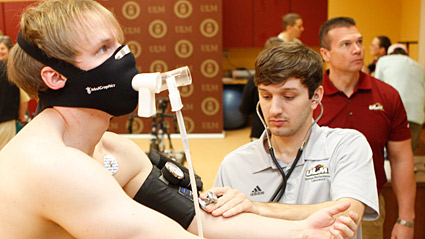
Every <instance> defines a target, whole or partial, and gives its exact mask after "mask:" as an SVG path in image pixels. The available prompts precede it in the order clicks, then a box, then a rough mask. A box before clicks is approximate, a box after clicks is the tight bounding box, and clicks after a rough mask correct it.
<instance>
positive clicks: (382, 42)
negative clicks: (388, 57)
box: [376, 36, 391, 54]
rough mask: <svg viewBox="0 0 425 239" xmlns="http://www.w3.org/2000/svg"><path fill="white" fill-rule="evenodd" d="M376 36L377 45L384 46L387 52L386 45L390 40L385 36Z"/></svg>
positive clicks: (388, 44) (389, 43)
mask: <svg viewBox="0 0 425 239" xmlns="http://www.w3.org/2000/svg"><path fill="white" fill-rule="evenodd" d="M376 38H378V40H379V47H380V48H382V47H383V48H385V54H387V52H388V47H390V46H391V40H390V39H389V38H388V37H387V36H377V37H376Z"/></svg>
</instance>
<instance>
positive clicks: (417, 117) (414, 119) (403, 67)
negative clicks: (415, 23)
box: [375, 43, 425, 152]
mask: <svg viewBox="0 0 425 239" xmlns="http://www.w3.org/2000/svg"><path fill="white" fill-rule="evenodd" d="M375 77H376V78H378V79H380V80H382V81H384V82H385V83H387V84H389V85H391V86H392V87H394V88H395V89H396V90H397V91H398V93H399V94H400V97H401V100H402V101H403V105H404V108H405V109H406V112H407V120H408V121H409V128H410V133H411V134H412V150H413V152H415V150H416V147H417V146H418V143H419V140H420V136H421V131H422V124H423V123H424V118H425V72H424V68H423V67H422V66H421V65H420V64H419V63H417V62H416V61H415V60H413V59H412V58H410V57H409V56H408V55H407V49H406V46H405V45H403V44H398V43H397V44H393V45H391V46H390V47H389V49H388V55H387V56H383V57H381V58H379V61H378V63H377V64H376V71H375Z"/></svg>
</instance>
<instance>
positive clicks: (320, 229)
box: [303, 202, 359, 239]
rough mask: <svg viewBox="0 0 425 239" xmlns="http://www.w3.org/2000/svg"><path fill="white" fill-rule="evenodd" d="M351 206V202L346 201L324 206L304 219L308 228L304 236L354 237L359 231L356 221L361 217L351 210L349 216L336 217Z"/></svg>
mask: <svg viewBox="0 0 425 239" xmlns="http://www.w3.org/2000/svg"><path fill="white" fill-rule="evenodd" d="M349 207H350V203H349V202H345V203H341V204H337V205H335V206H332V207H328V208H324V209H322V210H320V211H318V212H316V213H314V214H312V215H311V216H309V217H308V218H307V219H305V220H304V221H305V222H306V229H305V235H304V236H303V238H335V239H343V238H344V239H345V238H352V237H353V236H354V235H355V234H356V232H357V225H356V222H357V221H358V219H359V217H358V215H357V213H355V212H353V211H350V213H349V215H350V216H349V217H347V216H340V217H338V218H334V216H335V215H336V214H338V213H341V212H344V211H345V210H347V209H348V208H349Z"/></svg>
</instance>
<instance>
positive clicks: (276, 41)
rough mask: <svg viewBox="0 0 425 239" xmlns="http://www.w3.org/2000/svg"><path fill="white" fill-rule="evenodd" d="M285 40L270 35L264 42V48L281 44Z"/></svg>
mask: <svg viewBox="0 0 425 239" xmlns="http://www.w3.org/2000/svg"><path fill="white" fill-rule="evenodd" d="M283 42H285V41H283V40H282V39H280V38H279V37H270V38H269V39H267V41H266V44H264V47H265V48H268V47H271V46H274V45H278V44H281V43H283Z"/></svg>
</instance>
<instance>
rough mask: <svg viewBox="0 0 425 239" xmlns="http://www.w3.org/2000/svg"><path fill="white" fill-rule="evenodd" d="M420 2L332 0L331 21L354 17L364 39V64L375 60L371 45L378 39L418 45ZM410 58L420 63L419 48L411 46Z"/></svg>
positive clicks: (329, 15)
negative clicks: (381, 37)
mask: <svg viewBox="0 0 425 239" xmlns="http://www.w3.org/2000/svg"><path fill="white" fill-rule="evenodd" d="M419 10H420V0H374V1H370V0H344V1H340V0H329V1H328V17H329V18H333V17H337V16H348V17H353V18H354V19H355V20H356V22H357V26H358V28H359V30H360V32H361V33H362V34H363V37H364V45H365V50H366V51H365V62H366V63H368V62H370V61H371V60H372V59H373V58H372V57H371V56H370V53H369V45H370V43H371V42H372V39H373V38H374V37H375V36H377V35H386V36H388V37H389V38H390V39H391V41H392V42H397V41H418V37H419V16H420V11H419ZM410 56H411V57H412V58H414V59H416V60H417V58H418V45H417V44H416V45H410Z"/></svg>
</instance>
